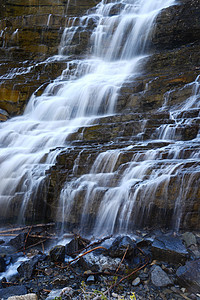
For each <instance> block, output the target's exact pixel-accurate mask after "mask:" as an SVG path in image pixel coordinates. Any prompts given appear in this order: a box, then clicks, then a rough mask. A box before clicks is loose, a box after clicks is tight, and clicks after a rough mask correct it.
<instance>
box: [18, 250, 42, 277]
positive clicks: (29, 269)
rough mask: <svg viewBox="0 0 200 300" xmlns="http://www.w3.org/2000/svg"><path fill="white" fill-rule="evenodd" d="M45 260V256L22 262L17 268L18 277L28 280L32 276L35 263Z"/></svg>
mask: <svg viewBox="0 0 200 300" xmlns="http://www.w3.org/2000/svg"><path fill="white" fill-rule="evenodd" d="M45 258H46V255H36V256H34V257H33V258H32V259H31V260H29V261H25V262H23V263H22V264H21V265H20V266H19V267H18V268H17V271H18V273H19V275H20V277H24V278H25V279H30V278H31V277H32V275H33V272H34V270H35V267H36V265H37V263H38V262H39V261H43V260H44V259H45Z"/></svg>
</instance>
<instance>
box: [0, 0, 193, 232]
mask: <svg viewBox="0 0 200 300" xmlns="http://www.w3.org/2000/svg"><path fill="white" fill-rule="evenodd" d="M173 3H174V1H173V0H168V1H166V0H137V1H134V0H132V1H131V0H122V1H112V2H111V3H107V1H102V2H100V4H99V5H97V7H96V10H95V12H94V13H92V14H91V15H88V16H84V17H83V18H80V23H79V24H78V25H76V22H74V23H73V22H72V26H71V27H70V28H66V30H65V32H64V34H63V38H62V41H61V45H60V50H59V55H60V57H62V59H64V57H63V56H64V55H66V54H67V49H68V47H70V46H71V41H72V39H73V36H74V34H75V33H76V32H77V30H78V27H79V26H82V27H84V26H86V27H87V23H88V21H89V20H90V19H91V18H94V19H95V20H96V22H97V26H96V28H95V29H94V31H93V33H92V36H91V49H92V54H91V55H90V57H87V59H82V60H80V61H77V60H76V61H72V62H71V64H75V65H76V68H75V71H74V73H73V74H72V75H70V74H71V73H70V71H69V67H70V64H69V63H68V68H67V69H66V70H65V71H64V72H63V74H62V76H61V77H60V78H58V79H57V80H56V81H55V82H54V83H52V84H50V85H49V86H48V87H47V88H46V90H45V92H44V93H43V95H42V96H40V97H35V96H32V98H31V99H30V101H29V104H28V106H27V109H26V111H25V113H24V115H23V116H22V117H17V118H13V119H12V120H10V121H8V122H6V123H2V124H1V133H0V145H1V149H0V164H1V170H3V172H1V174H0V201H1V204H2V206H3V207H4V208H5V207H6V208H9V204H10V201H12V199H13V198H15V197H16V195H20V197H21V199H23V201H22V204H21V208H20V212H19V216H20V217H23V213H24V211H25V210H26V207H27V204H28V202H29V201H30V200H34V197H36V194H37V190H38V188H39V186H40V184H41V182H42V181H43V179H44V178H45V171H46V170H47V169H48V168H49V167H50V166H51V165H52V164H53V163H54V162H55V159H56V156H57V155H58V153H59V151H60V150H59V147H67V143H66V139H67V136H68V135H69V134H70V133H72V132H74V131H75V130H76V129H77V128H78V127H80V126H83V125H86V124H90V123H91V122H92V120H93V119H94V118H95V117H96V116H97V115H98V116H99V115H102V114H104V115H105V114H113V113H114V110H115V105H116V101H117V97H118V91H119V89H120V87H121V86H122V84H123V83H124V81H125V80H126V79H128V77H129V76H131V78H133V77H134V76H136V75H137V68H138V65H139V64H140V63H141V61H142V58H143V57H145V56H146V55H148V42H147V41H148V40H149V39H148V37H149V35H150V33H151V30H152V28H153V23H154V20H155V17H156V16H157V14H158V13H159V12H160V10H161V9H163V8H165V7H168V6H169V5H172V4H173ZM116 4H121V9H120V13H119V14H117V15H113V16H110V11H111V10H112V9H113V8H114V6H115V5H116ZM66 77H67V80H65V78H66ZM196 98H197V97H196ZM196 98H195V99H196ZM195 101H196V100H194V102H195ZM161 138H163V136H160V139H161ZM164 138H166V137H164ZM55 148H57V149H55ZM182 148H183V146H182V145H181V144H180V145H176V147H175V148H174V156H173V155H172V152H173V147H172V149H171V150H170V151H171V154H170V155H171V156H169V158H170V161H166V164H164V165H163V166H162V167H161V170H160V171H159V172H157V166H158V164H159V162H160V160H162V155H163V154H162V150H159V151H158V150H148V151H147V152H146V153H141V156H140V154H136V155H133V158H132V162H131V163H130V164H129V167H128V168H127V169H126V170H125V171H124V172H121V173H122V174H121V175H122V176H121V179H120V180H119V183H118V185H117V186H115V187H112V186H110V185H112V177H113V176H114V173H115V172H118V171H119V170H118V171H116V170H115V164H116V162H117V159H118V156H119V155H120V151H117V152H116V151H113V152H112V151H111V152H105V153H103V154H100V157H98V158H97V160H96V162H95V165H94V167H93V168H92V169H91V173H90V174H86V175H84V176H83V177H81V178H79V179H77V181H78V182H75V183H74V182H72V183H70V184H68V185H67V186H66V187H65V189H64V190H63V191H62V196H61V202H62V203H64V208H63V218H65V215H66V212H68V213H70V209H71V205H72V203H73V202H74V200H75V198H76V196H77V194H76V193H77V190H76V189H75V188H74V186H76V185H77V184H78V188H77V189H78V190H80V191H81V189H82V187H83V186H86V191H87V192H86V196H85V202H84V207H83V213H84V214H85V213H86V212H87V210H88V207H89V206H90V205H91V204H93V203H94V202H95V199H96V192H99V190H101V189H102V190H104V189H105V190H106V188H109V189H108V190H106V191H105V195H104V197H103V201H102V202H101V204H100V207H99V212H98V217H97V220H98V221H97V222H96V224H94V227H95V232H97V233H99V232H102V228H105V230H106V231H109V232H113V231H114V230H116V229H117V228H118V229H119V230H125V231H126V230H128V224H129V222H130V219H131V218H133V214H132V211H133V207H134V205H135V204H136V202H141V201H142V199H143V198H147V199H146V201H149V207H150V206H151V204H152V201H153V198H155V196H156V193H157V191H158V190H159V187H160V186H161V185H163V184H164V185H165V187H166V189H165V192H164V194H163V195H162V197H165V201H167V197H168V196H167V193H168V192H167V189H168V183H169V181H170V179H171V177H172V175H173V174H174V173H176V172H178V171H177V170H180V169H181V168H182V167H183V164H182V163H181V162H179V161H178V162H177V156H178V153H180V151H181V149H182ZM51 149H55V150H54V151H50V150H51ZM126 150H127V149H124V151H126ZM163 151H164V150H163ZM171 157H172V160H171ZM111 161H112V163H111ZM189 161H192V157H190V158H189ZM105 166H106V167H105ZM94 174H95V176H94ZM101 174H103V176H101ZM90 178H92V179H90ZM180 180H184V178H181V179H180ZM191 180H192V179H191ZM193 180H195V176H194V178H193ZM140 183H141V184H140ZM100 192H101V191H100ZM141 193H143V196H142V198H138V195H139V194H141ZM66 195H67V196H66ZM147 195H148V196H149V195H150V198H149V197H147ZM66 199H67V203H66ZM181 201H182V200H181ZM136 207H137V206H136ZM178 207H180V203H178V202H177V208H176V211H178V210H179V208H178ZM111 211H112V213H110V212H111ZM137 212H139V211H138V210H137ZM84 214H83V217H82V220H81V222H82V224H83V223H85V222H86V221H87V220H86V219H85V217H84ZM177 226H178V225H177Z"/></svg>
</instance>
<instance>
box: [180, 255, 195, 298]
mask: <svg viewBox="0 0 200 300" xmlns="http://www.w3.org/2000/svg"><path fill="white" fill-rule="evenodd" d="M176 275H177V278H178V282H179V283H180V285H182V286H183V287H187V289H188V290H190V291H191V292H194V293H200V259H198V260H194V261H188V262H187V263H186V264H185V265H184V266H181V267H179V268H178V270H177V272H176Z"/></svg>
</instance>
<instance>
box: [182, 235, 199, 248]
mask: <svg viewBox="0 0 200 300" xmlns="http://www.w3.org/2000/svg"><path fill="white" fill-rule="evenodd" d="M182 239H183V241H184V242H185V244H186V246H187V247H190V246H192V245H196V244H197V240H196V237H195V235H194V234H193V233H192V232H185V233H184V234H183V235H182Z"/></svg>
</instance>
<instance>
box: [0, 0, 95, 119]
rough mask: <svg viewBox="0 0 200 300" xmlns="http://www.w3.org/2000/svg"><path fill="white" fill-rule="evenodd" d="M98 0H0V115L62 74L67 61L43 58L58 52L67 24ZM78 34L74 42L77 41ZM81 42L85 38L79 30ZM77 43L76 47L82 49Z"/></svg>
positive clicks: (11, 113)
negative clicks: (51, 60)
mask: <svg viewBox="0 0 200 300" xmlns="http://www.w3.org/2000/svg"><path fill="white" fill-rule="evenodd" d="M96 2H97V1H95V0H82V1H79V0H78V1H75V0H72V1H64V0H58V1H57V0H56V1H48V0H45V1H39V0H31V1H28V3H27V2H26V1H23V0H14V1H3V0H2V1H1V12H0V63H1V68H0V79H1V83H0V108H1V109H3V110H4V111H1V119H2V120H5V119H6V118H7V117H8V116H14V115H18V114H21V113H22V112H23V110H24V108H25V106H26V103H27V101H28V99H29V98H30V96H31V95H32V93H33V92H35V91H37V89H38V88H39V87H40V89H39V90H38V91H37V93H38V95H39V94H40V93H41V92H42V90H43V89H44V87H46V85H47V84H48V83H49V82H50V81H51V80H53V79H55V78H56V77H58V76H59V75H60V74H61V71H62V70H63V69H65V68H66V62H62V61H61V62H60V61H57V62H55V61H54V62H46V59H47V58H49V57H50V56H53V55H56V54H58V50H59V49H58V46H59V44H60V40H61V36H62V33H63V30H64V28H65V26H66V24H67V23H68V22H69V23H70V19H71V18H72V17H75V16H76V17H78V16H80V15H82V14H83V13H85V12H86V11H87V10H88V9H89V8H91V7H93V6H94V5H95V4H96ZM79 38H80V37H77V41H76V42H77V43H79ZM81 42H82V43H84V44H86V43H87V42H88V36H87V34H84V33H83V34H82V36H81ZM81 49H82V47H81V46H80V49H79V51H80V52H81Z"/></svg>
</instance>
